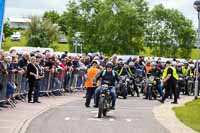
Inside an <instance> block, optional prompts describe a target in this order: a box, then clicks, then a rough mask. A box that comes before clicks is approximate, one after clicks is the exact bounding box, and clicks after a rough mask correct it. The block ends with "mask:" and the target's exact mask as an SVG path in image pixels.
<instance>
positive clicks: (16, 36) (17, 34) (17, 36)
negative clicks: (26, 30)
mask: <svg viewBox="0 0 200 133" xmlns="http://www.w3.org/2000/svg"><path fill="white" fill-rule="evenodd" d="M20 40H21V33H20V32H14V33H13V35H11V41H20Z"/></svg>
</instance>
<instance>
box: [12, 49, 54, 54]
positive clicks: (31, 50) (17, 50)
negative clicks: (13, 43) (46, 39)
mask: <svg viewBox="0 0 200 133" xmlns="http://www.w3.org/2000/svg"><path fill="white" fill-rule="evenodd" d="M12 50H16V53H17V54H22V53H23V52H29V53H32V52H40V53H44V52H45V51H47V50H48V51H49V52H54V50H53V49H52V48H40V47H11V48H10V49H9V52H10V51H12Z"/></svg>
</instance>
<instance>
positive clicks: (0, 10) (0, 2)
mask: <svg viewBox="0 0 200 133" xmlns="http://www.w3.org/2000/svg"><path fill="white" fill-rule="evenodd" d="M4 12H5V0H0V43H1V41H2V37H3V20H4ZM0 48H1V46H0Z"/></svg>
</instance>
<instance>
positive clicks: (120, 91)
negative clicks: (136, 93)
mask: <svg viewBox="0 0 200 133" xmlns="http://www.w3.org/2000/svg"><path fill="white" fill-rule="evenodd" d="M127 78H128V76H121V77H120V80H119V84H118V85H117V87H116V93H117V97H119V96H122V97H123V98H124V99H126V98H127V95H128V90H127V84H128V83H127V81H128V80H127Z"/></svg>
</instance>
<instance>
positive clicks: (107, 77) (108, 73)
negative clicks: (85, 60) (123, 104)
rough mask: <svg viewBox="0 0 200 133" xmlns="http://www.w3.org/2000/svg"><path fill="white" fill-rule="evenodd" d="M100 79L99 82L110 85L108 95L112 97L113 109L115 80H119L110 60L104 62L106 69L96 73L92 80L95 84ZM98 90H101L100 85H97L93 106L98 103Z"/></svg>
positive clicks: (113, 107)
mask: <svg viewBox="0 0 200 133" xmlns="http://www.w3.org/2000/svg"><path fill="white" fill-rule="evenodd" d="M100 79H101V84H107V85H108V86H112V87H111V88H110V95H111V98H112V109H115V103H116V89H115V87H114V86H115V83H116V81H117V82H118V81H119V77H118V74H117V72H115V71H114V70H113V63H112V62H108V63H107V64H106V69H105V70H103V71H102V72H101V73H100V74H99V75H97V77H96V79H95V80H94V84H96V82H97V81H98V80H100ZM100 92H101V86H100V87H98V88H97V89H96V91H95V97H94V98H95V105H94V107H98V103H99V96H100Z"/></svg>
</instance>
